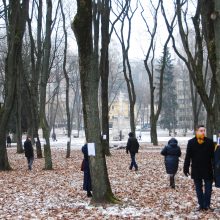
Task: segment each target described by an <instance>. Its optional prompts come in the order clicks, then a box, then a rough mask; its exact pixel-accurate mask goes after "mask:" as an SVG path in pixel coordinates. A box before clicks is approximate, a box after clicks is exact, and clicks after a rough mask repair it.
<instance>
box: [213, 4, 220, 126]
mask: <svg viewBox="0 0 220 220" xmlns="http://www.w3.org/2000/svg"><path fill="white" fill-rule="evenodd" d="M213 13H217V16H216V19H215V20H214V27H215V48H216V49H215V51H216V81H217V96H216V103H217V105H216V107H217V110H216V118H218V121H217V125H216V127H217V128H218V129H219V128H220V1H218V0H215V12H213Z"/></svg>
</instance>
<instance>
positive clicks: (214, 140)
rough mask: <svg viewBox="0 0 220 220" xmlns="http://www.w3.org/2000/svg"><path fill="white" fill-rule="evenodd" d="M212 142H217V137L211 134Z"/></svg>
mask: <svg viewBox="0 0 220 220" xmlns="http://www.w3.org/2000/svg"><path fill="white" fill-rule="evenodd" d="M213 142H217V135H216V134H213Z"/></svg>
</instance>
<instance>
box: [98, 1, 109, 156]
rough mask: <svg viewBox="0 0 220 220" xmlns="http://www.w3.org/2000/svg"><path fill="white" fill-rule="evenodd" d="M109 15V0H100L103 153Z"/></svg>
mask: <svg viewBox="0 0 220 220" xmlns="http://www.w3.org/2000/svg"><path fill="white" fill-rule="evenodd" d="M109 15H110V7H109V0H102V9H101V34H102V42H101V45H102V48H101V56H100V66H99V71H100V76H101V100H102V135H106V139H102V144H103V147H104V149H105V155H107V156H109V155H111V153H110V149H109V109H108V102H109V100H108V78H109V58H108V48H109V41H110V39H109V38H110V37H109ZM102 137H103V136H102Z"/></svg>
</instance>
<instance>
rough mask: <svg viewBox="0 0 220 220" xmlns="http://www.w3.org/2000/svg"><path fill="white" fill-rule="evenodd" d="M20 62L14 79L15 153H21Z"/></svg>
mask: <svg viewBox="0 0 220 220" xmlns="http://www.w3.org/2000/svg"><path fill="white" fill-rule="evenodd" d="M21 65H22V64H21V63H20V65H19V67H18V68H19V73H20V74H19V76H18V79H17V81H16V89H17V93H16V98H17V99H16V139H17V153H23V151H24V150H23V147H22V130H21V75H22V74H21Z"/></svg>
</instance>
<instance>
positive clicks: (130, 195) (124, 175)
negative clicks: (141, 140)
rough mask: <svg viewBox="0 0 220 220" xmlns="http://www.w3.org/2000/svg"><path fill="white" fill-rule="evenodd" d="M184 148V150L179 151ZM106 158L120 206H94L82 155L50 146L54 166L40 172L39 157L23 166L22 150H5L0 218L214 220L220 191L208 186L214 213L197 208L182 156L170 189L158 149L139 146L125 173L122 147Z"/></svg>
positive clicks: (219, 208) (125, 156) (218, 210)
mask: <svg viewBox="0 0 220 220" xmlns="http://www.w3.org/2000/svg"><path fill="white" fill-rule="evenodd" d="M184 151H185V150H183V152H184ZM111 153H112V156H111V157H108V158H107V165H108V172H109V178H110V182H111V186H112V191H113V192H114V194H115V196H116V197H117V198H119V199H120V200H121V201H122V204H121V205H107V204H103V205H100V204H99V205H94V204H90V199H89V198H87V197H86V192H84V191H83V190H82V178H83V173H82V172H81V171H80V165H81V161H82V153H81V151H80V150H74V151H72V152H71V158H69V159H66V158H65V156H66V152H65V149H60V148H55V147H52V158H53V168H54V169H53V170H52V171H45V170H43V167H44V159H35V161H34V164H33V170H32V171H28V170H27V164H26V158H25V157H24V154H16V149H15V148H10V149H8V156H9V160H10V164H11V166H12V168H13V171H10V172H0V189H1V190H0V219H10V220H12V219H14V220H15V219H16V220H17V219H24V220H25V219H198V218H201V219H219V218H220V189H217V188H215V187H213V196H212V207H213V208H215V210H214V212H196V211H195V208H196V207H197V201H196V195H195V191H194V189H193V183H192V180H191V179H190V178H187V177H185V176H183V173H182V166H183V159H184V154H183V156H182V158H181V160H180V165H179V170H178V173H177V176H176V189H175V190H174V189H170V188H169V183H168V178H167V176H166V173H165V167H164V161H163V160H164V158H163V157H162V156H161V155H160V152H159V151H156V152H152V151H149V150H147V148H146V147H142V148H141V149H140V152H139V153H138V154H137V163H138V165H139V170H138V171H137V172H135V171H130V170H129V169H128V168H129V163H130V157H129V155H128V154H126V153H125V150H124V149H120V150H116V149H115V150H111Z"/></svg>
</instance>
